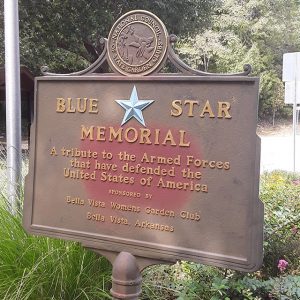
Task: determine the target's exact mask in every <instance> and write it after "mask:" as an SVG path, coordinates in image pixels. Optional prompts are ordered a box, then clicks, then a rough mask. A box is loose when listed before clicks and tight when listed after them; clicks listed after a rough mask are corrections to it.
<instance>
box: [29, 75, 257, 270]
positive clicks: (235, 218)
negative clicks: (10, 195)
mask: <svg viewBox="0 0 300 300" xmlns="http://www.w3.org/2000/svg"><path fill="white" fill-rule="evenodd" d="M257 90H258V84H257V80H256V79H253V78H231V79H229V80H228V78H226V79H224V78H214V79H213V81H210V78H207V77H206V78H201V77H198V78H191V77H176V78H172V77H166V76H164V77H158V76H157V77H155V78H151V79H150V78H149V77H148V78H141V79H139V80H137V79H133V78H126V80H124V78H122V77H119V78H118V77H117V78H116V77H114V78H112V77H108V76H107V77H105V78H103V77H99V76H94V77H91V76H89V77H88V78H87V77H73V78H66V77H56V78H47V77H44V78H38V79H37V80H36V107H35V116H36V117H35V125H34V131H33V134H32V143H31V147H32V150H31V157H30V173H29V178H28V180H27V182H26V195H25V196H26V199H25V200H26V201H25V226H26V228H27V229H28V230H29V231H30V232H33V233H40V234H46V235H50V236H56V237H63V238H71V239H74V240H78V241H85V243H86V242H87V241H92V242H93V243H96V244H97V246H98V247H99V248H100V249H101V248H108V249H111V248H113V249H115V250H117V251H121V250H124V249H126V250H127V251H129V252H131V253H133V254H137V255H144V256H146V257H153V258H163V259H173V260H174V259H186V260H193V261H198V262H208V263H213V264H215V265H219V266H226V267H230V268H235V269H240V270H245V271H251V270H253V269H256V268H257V266H258V264H259V262H260V260H261V247H262V239H261V234H262V230H261V229H262V222H261V220H262V205H261V202H260V201H259V199H258V176H259V167H258V166H259V156H258V150H259V139H258V137H257V136H256V133H255V131H256V112H257Z"/></svg>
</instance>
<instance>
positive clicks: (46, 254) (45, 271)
mask: <svg viewBox="0 0 300 300" xmlns="http://www.w3.org/2000/svg"><path fill="white" fill-rule="evenodd" d="M1 201H2V203H3V201H4V199H1ZM0 222H1V226H0V299H3V300H5V299H7V300H27V299H28V300H29V299H30V300H41V299H43V300H48V299H49V300H50V299H51V300H60V299H61V300H68V299H70V300H81V299H111V297H110V295H109V287H110V275H111V266H110V264H109V262H108V261H107V260H106V259H105V258H104V257H100V256H98V255H97V254H95V253H93V252H90V251H88V250H85V249H84V248H82V247H81V246H80V245H79V244H77V243H72V242H65V241H61V240H56V239H50V238H41V237H34V236H29V235H28V234H27V233H26V232H25V231H24V230H23V227H22V225H21V216H20V214H18V215H17V216H12V215H11V214H10V213H9V212H8V211H7V210H6V209H5V208H4V207H3V205H2V206H0Z"/></svg>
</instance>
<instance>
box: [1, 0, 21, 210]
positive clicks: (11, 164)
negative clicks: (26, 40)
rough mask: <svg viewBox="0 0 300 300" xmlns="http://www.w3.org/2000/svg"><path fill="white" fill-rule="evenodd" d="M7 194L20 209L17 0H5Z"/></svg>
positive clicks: (15, 207)
mask: <svg viewBox="0 0 300 300" xmlns="http://www.w3.org/2000/svg"><path fill="white" fill-rule="evenodd" d="M4 27H5V85H6V142H7V177H8V184H7V193H8V203H9V206H10V207H9V208H10V210H11V212H12V213H13V214H15V213H16V212H17V208H18V200H19V199H18V198H19V193H18V191H19V187H20V185H19V183H20V178H21V176H20V174H21V97H20V53H19V15H18V0H4Z"/></svg>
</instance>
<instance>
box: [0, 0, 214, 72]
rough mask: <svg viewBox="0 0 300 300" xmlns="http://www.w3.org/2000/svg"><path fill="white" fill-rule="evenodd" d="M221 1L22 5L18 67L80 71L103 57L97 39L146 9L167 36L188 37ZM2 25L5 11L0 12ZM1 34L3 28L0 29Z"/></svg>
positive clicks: (25, 1) (59, 0)
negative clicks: (121, 19) (160, 22)
mask: <svg viewBox="0 0 300 300" xmlns="http://www.w3.org/2000/svg"><path fill="white" fill-rule="evenodd" d="M218 2H219V0H210V1H208V0H187V1H181V0H155V1H140V0H139V1H137V0H131V1H124V0H113V1H112V0H91V1H84V0H80V1H72V0H49V1H37V0H21V1H19V11H20V12H19V15H20V54H21V63H22V64H24V65H26V66H28V67H29V68H30V69H31V70H32V71H33V72H34V73H35V74H38V73H39V69H40V67H41V66H42V65H48V66H49V68H50V70H51V71H56V72H61V73H62V72H70V71H75V70H81V69H83V68H85V67H86V66H87V65H89V64H90V63H91V62H93V61H95V60H96V59H97V58H98V56H99V55H100V54H101V52H102V46H101V44H100V43H99V39H100V37H107V36H108V34H109V30H110V28H111V26H112V24H113V23H114V22H115V21H116V20H117V19H118V18H119V17H120V16H121V15H122V14H124V13H126V12H128V11H130V10H135V9H145V10H149V11H151V12H153V13H154V14H156V15H157V16H159V17H160V18H161V19H162V20H164V23H165V24H166V26H167V28H168V30H169V31H170V32H171V33H174V34H178V35H188V34H193V33H195V32H196V31H197V30H198V29H199V28H203V27H205V26H207V25H208V24H209V23H210V19H209V16H210V14H211V12H212V10H213V9H214V8H215V6H216V4H217V3H218ZM0 21H1V22H2V23H3V9H1V11H0ZM0 28H1V27H0ZM3 40H4V36H3V30H1V29H0V64H1V63H2V64H3V63H4V55H3V53H4V52H3V51H4V49H3Z"/></svg>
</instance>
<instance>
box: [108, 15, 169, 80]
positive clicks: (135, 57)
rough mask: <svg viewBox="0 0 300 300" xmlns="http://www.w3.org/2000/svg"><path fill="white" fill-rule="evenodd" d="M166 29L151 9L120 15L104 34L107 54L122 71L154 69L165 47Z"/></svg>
mask: <svg viewBox="0 0 300 300" xmlns="http://www.w3.org/2000/svg"><path fill="white" fill-rule="evenodd" d="M167 39H168V37H167V31H166V28H165V26H164V24H163V23H162V22H161V21H160V20H159V19H158V18H157V17H156V16H155V15H153V14H152V13H150V12H147V11H132V12H129V13H127V14H125V15H124V16H122V17H121V18H120V19H119V20H118V21H117V22H116V23H115V24H114V25H113V27H112V29H111V31H110V34H109V37H108V56H109V58H110V61H111V63H112V66H113V68H114V69H116V70H117V71H118V72H120V73H121V74H124V75H128V74H132V75H146V74H149V73H151V72H153V71H154V70H156V69H157V68H158V67H159V65H160V64H161V62H162V60H163V59H164V57H165V55H166V51H167Z"/></svg>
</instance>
